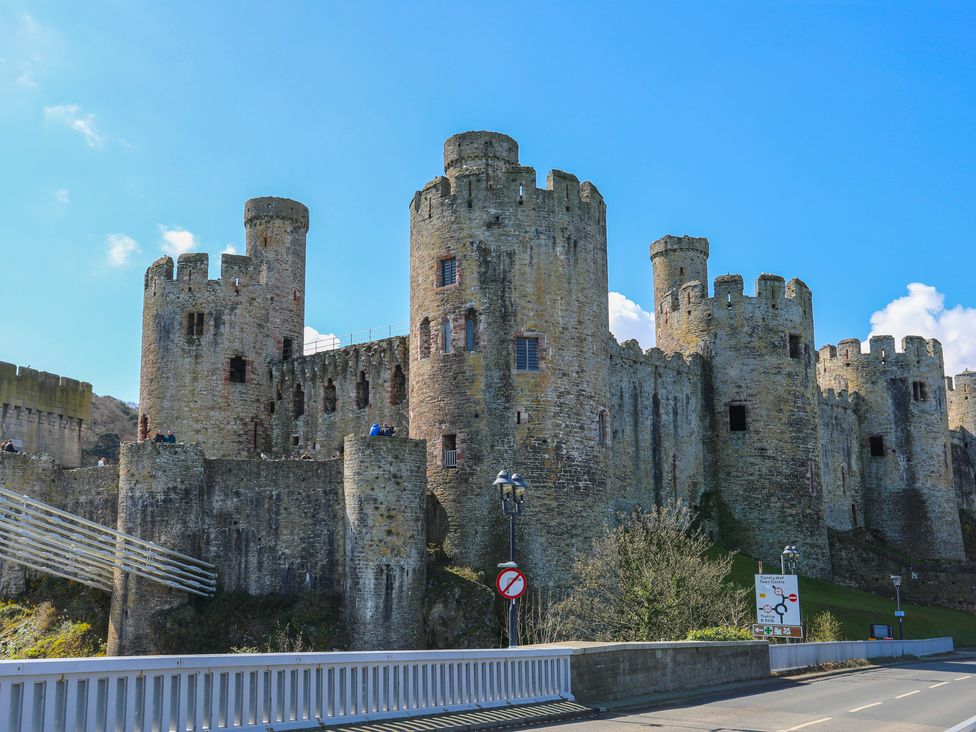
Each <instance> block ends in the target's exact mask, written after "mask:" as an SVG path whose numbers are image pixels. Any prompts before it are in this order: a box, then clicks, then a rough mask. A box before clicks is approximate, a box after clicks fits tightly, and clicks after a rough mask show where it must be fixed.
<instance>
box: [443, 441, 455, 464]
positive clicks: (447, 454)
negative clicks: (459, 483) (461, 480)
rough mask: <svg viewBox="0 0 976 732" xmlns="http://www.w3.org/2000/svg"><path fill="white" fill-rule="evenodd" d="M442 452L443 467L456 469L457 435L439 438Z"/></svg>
mask: <svg viewBox="0 0 976 732" xmlns="http://www.w3.org/2000/svg"><path fill="white" fill-rule="evenodd" d="M441 444H442V446H443V450H444V467H445V468H456V467H457V435H444V436H443V437H442V438H441Z"/></svg>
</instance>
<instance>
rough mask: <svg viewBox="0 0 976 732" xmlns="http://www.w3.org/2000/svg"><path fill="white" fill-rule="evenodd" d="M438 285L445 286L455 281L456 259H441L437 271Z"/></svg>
mask: <svg viewBox="0 0 976 732" xmlns="http://www.w3.org/2000/svg"><path fill="white" fill-rule="evenodd" d="M438 274H439V276H438V282H437V286H438V287H446V286H447V285H453V284H454V283H455V282H457V259H455V258H454V257H451V258H450V259H442V260H441V267H440V272H439V273H438Z"/></svg>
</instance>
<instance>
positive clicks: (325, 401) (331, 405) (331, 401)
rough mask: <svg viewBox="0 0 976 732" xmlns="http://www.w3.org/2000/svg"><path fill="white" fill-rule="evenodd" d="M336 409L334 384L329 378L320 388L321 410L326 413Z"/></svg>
mask: <svg viewBox="0 0 976 732" xmlns="http://www.w3.org/2000/svg"><path fill="white" fill-rule="evenodd" d="M335 410H336V388H335V384H333V383H332V379H329V380H328V382H327V383H326V385H325V386H324V387H323V388H322V411H323V412H325V413H326V414H332V413H333V412H335Z"/></svg>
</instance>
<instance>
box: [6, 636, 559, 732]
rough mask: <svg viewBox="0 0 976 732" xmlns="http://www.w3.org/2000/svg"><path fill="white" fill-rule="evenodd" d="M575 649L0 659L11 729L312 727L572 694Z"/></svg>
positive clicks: (106, 731) (105, 731) (103, 731)
mask: <svg viewBox="0 0 976 732" xmlns="http://www.w3.org/2000/svg"><path fill="white" fill-rule="evenodd" d="M570 654H571V650H570V649H568V648H545V649H539V650H532V649H516V650H473V651H395V652H385V651H376V652H367V653H309V654H302V655H291V654H284V653H273V654H240V655H228V656H135V657H129V658H87V659H66V660H60V659H48V660H37V661H0V729H2V730H4V731H5V732H143V731H144V732H150V731H156V730H166V732H169V731H170V730H173V729H175V730H178V732H187V731H188V730H193V732H201V731H202V730H240V731H242V732H250V731H254V732H257V731H260V732H267V731H268V730H274V732H279V731H280V730H290V729H308V728H309V727H314V726H315V725H316V724H323V725H324V724H339V723H351V722H357V721H368V720H376V719H393V718H398V717H410V716H417V715H425V714H434V713H438V712H448V711H459V710H464V709H475V708H485V707H498V706H505V705H509V704H529V703H536V702H542V701H554V700H559V699H573V695H572V693H571V689H570V667H569V662H570Z"/></svg>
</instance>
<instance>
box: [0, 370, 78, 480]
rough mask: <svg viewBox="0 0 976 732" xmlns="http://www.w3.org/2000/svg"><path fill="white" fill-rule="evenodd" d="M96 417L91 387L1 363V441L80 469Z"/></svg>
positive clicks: (53, 375)
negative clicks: (87, 431) (84, 440)
mask: <svg viewBox="0 0 976 732" xmlns="http://www.w3.org/2000/svg"><path fill="white" fill-rule="evenodd" d="M91 418H92V386H91V384H88V383H85V382H82V381H76V380H75V379H69V378H67V377H64V376H58V375H57V374H49V373H47V372H46V371H37V370H35V369H31V368H27V367H24V366H21V367H20V368H19V369H18V368H17V367H16V366H15V365H14V364H12V363H5V362H2V361H0V442H3V441H4V440H14V441H15V442H16V444H17V446H18V448H19V449H22V450H24V451H25V452H38V453H45V454H48V455H51V456H53V457H54V458H55V459H56V460H57V461H58V462H59V463H61V464H62V465H66V466H68V467H77V466H79V465H81V431H82V429H83V428H84V426H85V424H86V423H87V422H90V421H91Z"/></svg>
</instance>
